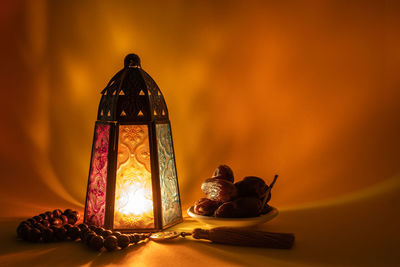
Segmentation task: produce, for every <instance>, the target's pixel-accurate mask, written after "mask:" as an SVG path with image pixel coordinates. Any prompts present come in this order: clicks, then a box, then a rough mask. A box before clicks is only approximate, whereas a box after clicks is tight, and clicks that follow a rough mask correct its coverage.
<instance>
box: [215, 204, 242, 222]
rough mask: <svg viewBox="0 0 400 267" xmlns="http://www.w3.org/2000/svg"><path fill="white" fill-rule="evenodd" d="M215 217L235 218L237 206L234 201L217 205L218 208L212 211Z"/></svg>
mask: <svg viewBox="0 0 400 267" xmlns="http://www.w3.org/2000/svg"><path fill="white" fill-rule="evenodd" d="M214 216H215V217H221V218H237V217H238V213H237V207H236V203H235V202H233V201H229V202H226V203H224V204H222V205H221V206H219V208H218V209H217V210H216V211H215V213H214Z"/></svg>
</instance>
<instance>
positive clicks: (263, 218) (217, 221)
mask: <svg viewBox="0 0 400 267" xmlns="http://www.w3.org/2000/svg"><path fill="white" fill-rule="evenodd" d="M271 208H272V210H271V211H270V212H268V213H267V214H263V215H260V216H257V217H250V218H217V217H212V216H202V215H198V214H196V213H194V210H193V206H191V207H190V208H188V210H187V214H188V215H189V216H190V217H192V218H193V219H195V220H197V221H199V222H201V223H205V224H208V225H210V226H214V227H215V226H218V227H220V226H227V227H249V226H255V225H258V224H262V223H265V222H267V221H269V220H272V219H273V218H275V217H276V216H277V215H278V213H279V212H278V210H277V209H276V208H274V207H271Z"/></svg>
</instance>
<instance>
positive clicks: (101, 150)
mask: <svg viewBox="0 0 400 267" xmlns="http://www.w3.org/2000/svg"><path fill="white" fill-rule="evenodd" d="M109 138H110V125H105V124H97V125H96V128H95V136H94V145H93V151H92V162H91V165H90V166H91V167H90V174H89V181H88V192H87V196H86V214H85V222H86V223H87V224H93V225H98V226H104V215H105V203H106V185H107V165H108V146H109Z"/></svg>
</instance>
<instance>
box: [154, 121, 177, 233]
mask: <svg viewBox="0 0 400 267" xmlns="http://www.w3.org/2000/svg"><path fill="white" fill-rule="evenodd" d="M156 132H157V150H158V164H159V170H160V187H161V204H162V214H163V226H165V225H168V224H170V223H173V222H174V221H176V220H177V219H179V218H181V217H182V211H181V203H180V201H179V191H178V180H177V177H176V168H175V158H174V150H173V146H172V137H171V129H170V126H169V124H157V125H156Z"/></svg>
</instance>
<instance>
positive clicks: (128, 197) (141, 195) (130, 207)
mask: <svg viewBox="0 0 400 267" xmlns="http://www.w3.org/2000/svg"><path fill="white" fill-rule="evenodd" d="M119 202H120V203H124V204H125V206H123V207H121V208H120V210H119V211H120V212H121V213H123V214H126V215H142V214H144V213H149V212H152V211H153V201H152V200H151V191H148V190H146V189H145V188H144V187H143V186H141V185H140V183H134V184H132V185H128V186H126V187H125V188H124V190H123V192H121V196H120V199H119Z"/></svg>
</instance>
